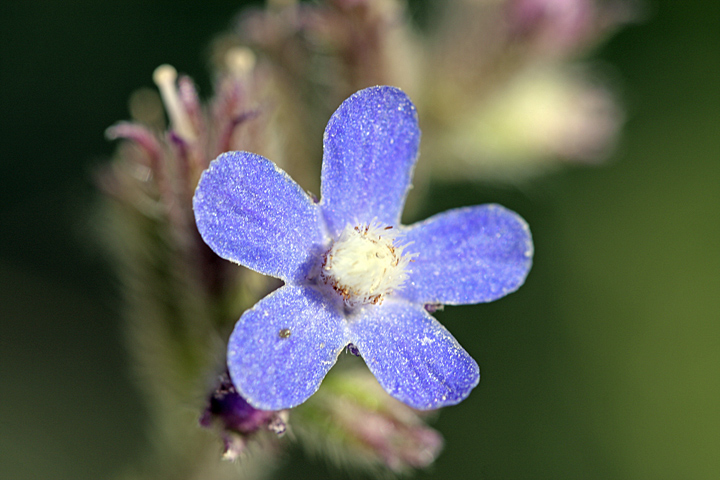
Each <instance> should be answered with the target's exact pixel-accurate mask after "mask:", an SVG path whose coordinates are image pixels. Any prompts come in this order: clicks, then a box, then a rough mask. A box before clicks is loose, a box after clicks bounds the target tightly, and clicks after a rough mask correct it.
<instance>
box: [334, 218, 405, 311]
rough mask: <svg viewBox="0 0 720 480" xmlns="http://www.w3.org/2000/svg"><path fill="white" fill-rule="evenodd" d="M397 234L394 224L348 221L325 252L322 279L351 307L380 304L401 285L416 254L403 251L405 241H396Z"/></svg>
mask: <svg viewBox="0 0 720 480" xmlns="http://www.w3.org/2000/svg"><path fill="white" fill-rule="evenodd" d="M399 236H400V234H399V232H398V231H397V230H396V229H393V227H390V226H382V225H380V224H379V223H376V222H371V223H369V224H366V225H357V226H351V225H347V226H346V227H345V229H344V230H343V231H342V233H341V234H340V236H339V237H338V238H337V240H335V241H334V242H333V244H332V246H331V248H330V250H328V252H327V253H326V254H325V258H324V261H323V265H322V273H321V277H322V279H323V281H324V282H325V283H326V284H328V285H331V286H332V287H333V289H334V290H335V291H336V292H338V293H339V294H340V295H342V297H343V299H344V301H345V304H346V305H348V306H350V307H354V306H357V305H364V304H373V305H379V304H381V303H382V301H383V299H384V298H385V296H386V295H388V294H389V293H391V292H392V291H394V290H398V289H400V288H402V285H403V283H404V282H405V280H406V279H407V276H408V275H407V272H408V268H407V267H408V265H409V264H410V262H411V261H412V257H414V256H415V254H410V255H407V254H406V255H403V249H404V248H405V247H406V246H407V245H402V246H400V245H397V240H398V237H399Z"/></svg>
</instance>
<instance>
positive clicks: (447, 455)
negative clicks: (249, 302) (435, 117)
mask: <svg viewBox="0 0 720 480" xmlns="http://www.w3.org/2000/svg"><path fill="white" fill-rule="evenodd" d="M240 6H241V3H239V2H226V1H219V0H206V1H203V2H193V1H174V2H170V1H164V0H163V1H154V2H141V1H117V0H108V1H104V2H93V1H87V0H86V1H81V0H71V1H66V2H59V1H41V0H38V1H34V2H5V3H4V4H3V6H1V7H0V22H1V26H0V38H1V39H2V41H1V42H0V55H1V56H2V57H1V58H2V60H1V62H0V65H1V66H0V85H1V86H2V92H1V93H0V95H1V98H2V101H1V102H0V105H1V108H2V115H0V122H1V127H0V135H1V138H2V143H0V146H1V147H2V148H5V150H4V151H3V154H2V156H1V158H0V182H2V187H1V188H0V478H3V479H8V480H24V479H28V480H31V479H32V480H44V479H48V480H50V479H53V480H64V479H68V480H82V479H98V478H108V477H111V476H112V475H113V474H115V473H117V472H118V471H120V470H122V469H123V468H124V466H126V465H127V464H129V463H132V462H133V461H134V460H135V459H136V458H137V457H138V456H139V455H140V454H141V453H142V452H143V450H144V449H145V448H146V446H147V444H148V442H149V440H148V438H147V437H146V434H145V430H144V425H145V422H146V421H147V420H148V418H147V412H146V410H145V406H144V404H143V401H142V399H141V397H140V395H139V393H138V391H137V389H136V388H135V385H134V382H133V380H132V377H131V375H130V373H129V365H128V359H127V356H126V354H125V347H124V344H123V327H122V323H121V316H120V311H121V298H120V295H119V292H118V288H117V287H118V286H117V281H116V279H115V277H114V275H113V272H112V270H111V268H110V266H109V263H108V262H107V260H106V258H105V254H104V251H103V248H102V247H101V245H100V244H99V241H98V232H97V226H96V224H95V223H96V222H95V220H94V215H95V214H96V208H95V207H96V203H97V194H96V191H95V188H94V187H93V185H92V182H91V178H92V175H93V172H94V170H95V169H96V168H97V167H98V166H99V165H102V164H103V163H105V162H107V161H108V159H109V157H110V155H111V153H112V152H113V150H114V145H113V144H112V143H110V142H108V141H106V139H105V138H104V131H105V129H106V128H107V127H108V126H110V125H112V124H113V123H115V122H116V121H118V120H121V119H125V118H128V116H129V114H128V109H127V99H128V98H129V96H130V94H131V93H132V92H133V91H134V90H136V89H137V88H138V87H142V86H148V87H151V86H152V81H151V75H152V72H153V70H154V69H155V67H157V66H158V65H160V64H162V63H171V64H173V65H174V66H175V67H177V68H178V70H180V71H182V72H184V73H187V74H189V75H190V76H192V77H194V79H195V81H196V82H197V83H198V85H199V88H200V92H201V95H202V96H204V97H207V96H208V95H209V94H210V92H211V86H210V80H209V79H210V75H209V73H208V72H209V67H208V65H209V64H208V56H209V44H210V41H211V39H212V38H213V36H214V35H216V34H217V33H219V32H221V31H223V30H225V29H227V28H229V27H230V25H231V22H232V20H233V18H234V15H235V14H236V13H237V11H238V9H239V8H240ZM410 7H411V10H410V12H411V14H412V15H413V16H415V17H417V19H418V20H420V21H421V22H422V19H423V16H424V15H425V14H426V12H427V10H426V5H425V3H424V2H414V3H411V5H410ZM596 58H597V59H598V61H599V62H601V63H605V64H607V65H609V66H611V68H612V70H613V72H614V73H615V75H614V77H615V78H616V85H615V86H614V87H615V88H616V90H617V91H619V92H620V96H621V102H622V103H623V104H624V108H625V110H626V115H627V123H626V125H625V128H624V133H623V135H622V138H621V141H620V145H619V148H618V149H617V152H616V153H615V154H614V155H613V158H612V159H611V160H610V161H609V162H607V163H605V164H601V165H596V166H590V167H588V166H567V167H566V168H564V169H561V170H559V171H557V172H553V173H550V174H548V175H544V176H541V177H539V178H536V179H532V180H530V181H524V182H522V183H519V184H507V183H506V184H501V185H498V184H495V185H490V184H485V183H482V182H480V183H467V184H465V183H458V182H452V183H448V182H431V184H430V186H429V188H430V192H431V193H430V197H431V198H432V199H433V201H432V202H426V203H425V204H424V205H423V206H421V207H420V211H419V212H418V213H417V217H418V218H424V217H426V216H428V215H430V214H433V213H436V212H439V211H442V210H445V209H448V208H453V207H458V206H462V205H471V204H478V203H484V202H498V203H502V204H503V205H505V206H507V207H509V208H511V209H513V210H515V211H517V212H518V213H520V214H521V215H522V216H523V217H524V218H525V219H526V220H527V221H528V223H529V224H530V227H531V229H532V232H533V235H534V240H535V249H536V253H535V263H534V267H533V270H532V271H531V273H530V276H529V278H528V280H527V283H526V285H525V286H524V287H523V288H521V289H520V290H519V291H518V292H517V293H514V294H512V295H510V296H508V297H506V298H504V299H502V300H500V301H497V302H494V303H491V304H487V305H477V306H468V307H454V308H448V309H446V310H445V311H443V312H440V313H438V314H437V317H438V318H439V319H440V321H442V322H443V323H444V324H445V325H446V326H447V327H448V329H449V330H450V331H451V332H453V334H454V335H455V337H457V338H458V339H459V340H460V341H461V343H462V344H463V345H464V346H465V348H466V349H467V350H468V351H469V352H470V353H471V354H472V355H473V356H474V358H475V359H476V360H477V361H478V363H479V364H480V367H481V371H482V381H481V383H480V386H479V387H478V388H477V389H476V390H475V391H474V393H473V394H472V395H471V396H470V398H469V399H468V400H467V401H465V402H463V403H462V404H460V405H459V406H456V407H452V408H448V409H445V410H444V411H442V413H441V415H440V416H439V418H438V419H437V421H436V422H435V423H434V426H435V427H436V428H437V429H438V430H440V431H441V432H442V433H443V435H444V436H445V439H446V446H445V450H444V452H443V453H442V454H441V456H440V457H439V458H438V460H437V461H436V462H435V464H434V465H432V466H431V467H430V468H429V469H427V470H426V471H423V472H420V473H419V474H418V475H417V478H421V479H423V478H427V479H430V478H438V479H440V478H480V479H499V478H585V479H588V478H598V479H600V478H602V479H606V478H623V479H659V478H666V479H716V478H720V455H719V454H718V452H720V273H718V272H720V248H718V247H720V88H718V87H719V86H720V4H719V3H718V2H715V1H712V0H705V1H703V0H696V1H692V2H673V1H670V0H664V1H647V2H646V3H645V6H644V8H643V15H642V21H641V22H640V23H637V24H634V25H630V26H628V27H626V28H624V29H622V30H620V31H619V33H617V34H616V35H615V36H613V37H611V38H610V39H609V40H608V41H607V42H605V43H604V44H603V45H602V46H601V47H600V49H599V51H598V52H597V55H596ZM422 115H423V113H422V111H420V116H421V117H422ZM318 141H319V139H318ZM421 162H422V157H421ZM218 453H219V452H218ZM284 459H285V462H286V463H285V464H284V466H283V467H282V470H281V472H280V473H281V475H280V477H289V478H303V479H304V478H308V479H309V478H337V477H340V476H341V475H342V476H345V474H344V473H342V472H341V471H339V470H337V469H335V468H334V467H332V466H328V465H326V464H325V462H323V461H319V460H316V459H312V458H307V457H306V456H304V455H303V454H301V453H300V452H298V451H296V450H291V451H290V453H288V455H287V456H285V457H284ZM359 478H363V477H362V475H359Z"/></svg>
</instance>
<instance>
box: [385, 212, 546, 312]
mask: <svg viewBox="0 0 720 480" xmlns="http://www.w3.org/2000/svg"><path fill="white" fill-rule="evenodd" d="M404 240H405V241H406V242H408V243H411V245H409V246H408V247H407V248H406V252H408V253H413V252H415V253H417V256H416V257H415V258H414V261H413V262H412V263H411V264H410V270H411V271H410V272H409V277H408V280H407V281H406V282H405V285H404V286H403V287H402V289H401V290H400V291H398V292H397V294H398V295H400V296H402V297H404V298H406V299H408V300H411V301H414V302H419V303H425V304H434V303H440V304H455V305H458V304H471V303H480V302H490V301H492V300H496V299H498V298H500V297H503V296H505V295H507V294H508V293H511V292H514V291H515V290H517V289H518V288H519V287H520V286H521V285H522V284H523V283H524V282H525V277H526V276H527V274H528V272H529V271H530V266H531V265H532V255H533V243H532V238H531V236H530V229H529V228H528V225H527V223H526V222H525V220H523V219H522V218H521V217H520V216H519V215H518V214H517V213H515V212H513V211H511V210H508V209H506V208H504V207H501V206H500V205H480V206H475V207H467V208H459V209H456V210H449V211H447V212H444V213H441V214H438V215H435V216H433V217H431V218H429V219H427V220H425V221H423V222H420V223H416V224H414V225H411V226H409V227H407V228H406V230H405V237H404Z"/></svg>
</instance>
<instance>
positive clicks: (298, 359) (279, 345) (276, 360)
mask: <svg viewBox="0 0 720 480" xmlns="http://www.w3.org/2000/svg"><path fill="white" fill-rule="evenodd" d="M347 343H348V342H347V340H346V336H345V329H344V320H343V317H342V315H341V314H340V313H339V312H338V311H336V310H335V309H334V308H332V307H331V306H330V305H329V304H328V302H327V301H325V299H324V297H323V295H322V294H321V293H319V292H318V291H317V290H315V289H313V288H312V287H308V286H298V285H286V286H284V287H281V288H280V289H278V290H276V291H275V292H273V293H272V294H270V295H268V296H267V297H265V298H264V299H262V300H261V301H260V302H259V303H257V304H256V305H255V306H254V307H253V308H252V309H250V310H247V311H246V312H245V313H243V315H242V317H240V320H238V322H237V324H236V325H235V330H233V332H232V335H230V340H229V342H228V355H227V361H228V370H229V371H230V377H231V378H232V380H233V384H235V387H236V388H237V389H238V392H240V394H241V395H242V396H243V397H244V398H245V399H246V400H247V401H248V403H249V404H250V405H252V406H253V407H255V408H257V409H260V410H282V409H285V408H291V407H294V406H296V405H299V404H301V403H302V402H304V401H305V400H307V399H308V397H310V395H312V394H313V393H315V392H316V391H317V389H318V388H319V387H320V382H322V379H323V378H325V375H326V374H327V372H328V370H330V367H332V366H333V365H334V364H335V361H336V360H337V357H338V355H339V353H340V352H341V351H342V349H343V348H344V347H345V345H347Z"/></svg>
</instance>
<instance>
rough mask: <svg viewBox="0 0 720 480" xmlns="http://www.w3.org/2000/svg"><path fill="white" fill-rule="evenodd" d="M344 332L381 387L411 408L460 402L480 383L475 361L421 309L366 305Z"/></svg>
mask: <svg viewBox="0 0 720 480" xmlns="http://www.w3.org/2000/svg"><path fill="white" fill-rule="evenodd" d="M348 329H349V330H350V341H351V342H352V343H353V344H354V345H355V346H356V347H357V349H358V351H359V352H360V355H361V356H362V357H363V359H364V360H365V363H366V364H367V366H368V368H369V369H370V371H371V372H372V373H373V374H374V375H375V377H376V378H377V379H378V381H379V382H380V385H382V387H383V388H384V389H385V390H386V391H387V392H388V393H389V394H390V395H392V396H393V397H395V398H397V399H398V400H400V401H402V402H404V403H406V404H407V405H410V406H411V407H413V408H417V409H420V410H429V409H434V408H440V407H444V406H448V405H454V404H456V403H459V402H461V401H462V400H463V399H465V398H466V397H467V396H468V395H469V394H470V391H471V390H472V389H473V388H475V386H476V385H477V384H478V382H479V381H480V369H479V368H478V365H477V363H475V360H473V359H472V357H471V356H470V355H469V354H468V353H467V352H466V351H465V350H464V349H463V348H462V347H461V346H460V344H459V343H458V342H457V340H455V338H454V337H453V336H452V335H450V332H448V331H447V329H445V327H443V326H442V325H441V324H440V323H439V322H438V321H437V320H435V319H434V318H433V317H432V316H431V315H430V314H429V313H427V311H425V309H424V308H423V307H422V306H420V305H414V304H411V303H408V302H404V301H395V302H392V301H391V302H386V303H384V304H382V305H379V306H368V307H366V308H364V309H363V310H362V311H360V312H358V314H357V315H356V316H355V317H352V318H350V319H349V321H348Z"/></svg>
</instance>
